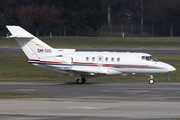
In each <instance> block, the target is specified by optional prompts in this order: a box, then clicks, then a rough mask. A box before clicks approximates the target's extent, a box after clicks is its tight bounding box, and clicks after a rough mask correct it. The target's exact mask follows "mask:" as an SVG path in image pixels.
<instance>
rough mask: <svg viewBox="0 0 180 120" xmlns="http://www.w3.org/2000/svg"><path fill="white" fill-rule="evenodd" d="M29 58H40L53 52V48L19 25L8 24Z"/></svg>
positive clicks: (8, 27)
mask: <svg viewBox="0 0 180 120" xmlns="http://www.w3.org/2000/svg"><path fill="white" fill-rule="evenodd" d="M6 27H7V29H8V30H9V31H10V33H11V34H12V35H11V36H9V38H15V39H16V41H17V42H18V44H19V45H20V47H21V48H22V50H23V51H24V53H25V54H26V56H27V57H28V58H29V59H40V58H43V57H46V56H51V55H52V54H53V48H52V47H50V46H49V45H47V44H46V43H44V42H42V41H41V40H39V39H38V38H37V37H35V36H34V35H32V34H31V33H29V32H27V31H26V30H24V29H23V28H21V27H19V26H6Z"/></svg>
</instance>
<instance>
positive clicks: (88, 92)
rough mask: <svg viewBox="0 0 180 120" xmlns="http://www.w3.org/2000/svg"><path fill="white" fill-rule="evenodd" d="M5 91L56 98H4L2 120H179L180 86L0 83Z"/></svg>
mask: <svg viewBox="0 0 180 120" xmlns="http://www.w3.org/2000/svg"><path fill="white" fill-rule="evenodd" d="M0 91H1V92H15V93H22V94H23V93H24V91H26V92H27V93H33V94H34V93H35V94H50V95H52V96H53V97H52V98H27V99H26V98H25V99H1V100H0V120H5V119H6V120H7V119H13V120H21V119H22V120H31V119H33V120H34V119H36V120H42V119H43V120H59V119H66V120H72V119H73V120H141V119H142V120H144V119H147V120H176V119H178V118H180V83H178V82H177V83H174V82H156V83H155V84H153V85H151V84H149V83H148V81H147V82H90V81H88V82H87V83H86V84H82V85H79V84H76V82H51V81H49V82H0Z"/></svg>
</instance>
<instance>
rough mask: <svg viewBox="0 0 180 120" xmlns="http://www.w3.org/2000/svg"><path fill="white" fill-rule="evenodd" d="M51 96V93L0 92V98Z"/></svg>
mask: <svg viewBox="0 0 180 120" xmlns="http://www.w3.org/2000/svg"><path fill="white" fill-rule="evenodd" d="M47 97H52V96H51V95H41V94H30V93H27V94H26V96H25V95H24V93H6V92H2V93H0V99H14V98H47Z"/></svg>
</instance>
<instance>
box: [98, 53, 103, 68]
mask: <svg viewBox="0 0 180 120" xmlns="http://www.w3.org/2000/svg"><path fill="white" fill-rule="evenodd" d="M97 64H98V66H100V67H102V66H103V56H98V57H97Z"/></svg>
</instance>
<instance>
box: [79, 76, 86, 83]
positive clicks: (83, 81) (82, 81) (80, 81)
mask: <svg viewBox="0 0 180 120" xmlns="http://www.w3.org/2000/svg"><path fill="white" fill-rule="evenodd" d="M85 82H86V78H84V77H82V78H81V79H77V83H78V84H83V83H85Z"/></svg>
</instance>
